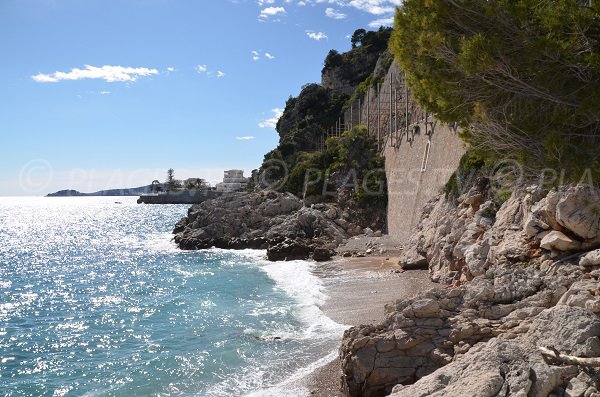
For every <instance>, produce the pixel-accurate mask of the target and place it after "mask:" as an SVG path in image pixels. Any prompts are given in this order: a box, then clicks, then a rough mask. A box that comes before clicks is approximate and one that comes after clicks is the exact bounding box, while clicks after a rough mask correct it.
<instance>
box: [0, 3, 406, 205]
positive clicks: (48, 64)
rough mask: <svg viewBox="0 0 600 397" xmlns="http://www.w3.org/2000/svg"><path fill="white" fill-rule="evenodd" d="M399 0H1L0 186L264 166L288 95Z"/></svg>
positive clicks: (384, 20)
mask: <svg viewBox="0 0 600 397" xmlns="http://www.w3.org/2000/svg"><path fill="white" fill-rule="evenodd" d="M400 2H401V0H0V51H1V55H0V57H1V58H2V62H1V65H2V66H1V69H0V71H1V73H0V87H1V88H0V134H1V136H2V146H1V147H2V155H1V156H0V196H25V195H34V196H40V195H45V194H47V193H49V192H54V191H57V190H61V189H76V190H79V191H82V192H93V191H97V190H101V189H109V188H124V187H136V186H143V185H146V184H149V183H150V182H151V181H152V180H153V179H158V180H160V181H163V180H164V179H165V176H166V170H167V169H168V168H173V169H174V170H175V176H176V178H178V179H185V178H190V177H200V178H204V179H207V180H208V181H210V182H212V183H213V184H214V183H215V182H218V181H219V180H220V179H222V175H223V170H225V169H233V168H236V169H244V170H245V171H246V173H249V172H250V170H252V169H254V168H258V166H259V165H260V163H261V161H262V158H263V156H264V154H265V153H267V152H268V151H269V150H271V149H273V148H274V147H275V146H276V145H277V140H278V136H277V133H276V131H275V129H274V126H275V123H276V121H277V118H278V116H279V115H280V114H281V112H282V110H283V108H284V106H285V102H286V100H287V99H288V98H289V97H290V96H297V95H298V93H299V92H300V90H301V87H302V86H303V85H304V84H307V83H313V82H317V83H318V82H320V78H321V69H322V67H323V60H324V59H325V56H326V55H327V53H328V51H329V50H330V49H336V50H338V51H340V52H343V51H347V50H348V49H350V35H351V34H352V33H353V32H354V30H356V29H358V28H366V29H373V30H375V29H377V28H379V26H381V25H385V26H391V25H392V23H393V21H392V19H393V14H394V7H395V6H397V5H399V4H400Z"/></svg>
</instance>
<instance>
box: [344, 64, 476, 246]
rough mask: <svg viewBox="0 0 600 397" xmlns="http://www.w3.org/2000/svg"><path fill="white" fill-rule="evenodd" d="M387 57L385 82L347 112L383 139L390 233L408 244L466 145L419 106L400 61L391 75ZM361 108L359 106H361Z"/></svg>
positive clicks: (349, 120) (380, 71) (381, 68)
mask: <svg viewBox="0 0 600 397" xmlns="http://www.w3.org/2000/svg"><path fill="white" fill-rule="evenodd" d="M383 58H384V56H383V55H382V59H381V62H378V63H377V66H376V67H375V70H374V72H373V76H375V77H377V76H385V78H383V81H382V82H381V83H380V85H379V89H378V87H377V85H375V86H373V87H371V88H370V89H369V92H368V93H366V94H365V95H364V96H363V97H361V100H360V107H358V106H356V107H355V108H354V109H357V110H358V109H360V111H358V112H357V111H353V112H346V117H345V120H346V123H345V124H347V125H348V124H350V125H353V124H357V123H359V122H360V123H361V124H365V125H368V126H369V132H370V133H371V134H372V135H373V136H379V138H380V141H381V147H382V151H383V154H384V156H385V172H386V176H387V181H388V208H387V211H388V212H387V218H388V220H387V229H388V233H389V234H390V235H391V236H392V237H394V238H397V239H398V240H400V241H406V240H407V238H408V237H409V236H410V233H411V230H412V229H413V228H414V227H415V226H416V225H417V222H418V220H419V218H420V217H421V214H422V208H423V207H424V206H425V204H426V203H427V202H428V201H429V200H431V199H432V198H433V197H435V196H436V195H437V194H439V193H440V191H441V189H442V188H443V186H444V184H445V183H446V182H447V181H448V179H449V178H450V176H451V175H452V173H453V172H454V171H455V170H456V168H457V167H458V164H459V161H460V158H461V157H462V155H463V154H464V153H465V150H466V148H465V145H464V143H463V142H462V141H461V140H460V138H459V137H458V131H457V129H455V128H453V126H449V125H446V124H442V123H440V122H439V121H438V120H436V119H435V118H433V117H432V116H430V115H428V114H427V113H425V112H424V111H423V110H422V109H420V108H419V106H418V105H417V104H416V103H415V101H414V100H413V99H412V97H411V95H410V90H409V89H407V87H406V85H405V81H404V74H403V73H402V71H401V70H400V68H399V67H398V64H397V63H396V62H395V61H394V62H393V63H392V64H391V66H389V68H388V69H387V71H386V70H385V67H386V63H387V62H385V59H383ZM357 104H358V103H357Z"/></svg>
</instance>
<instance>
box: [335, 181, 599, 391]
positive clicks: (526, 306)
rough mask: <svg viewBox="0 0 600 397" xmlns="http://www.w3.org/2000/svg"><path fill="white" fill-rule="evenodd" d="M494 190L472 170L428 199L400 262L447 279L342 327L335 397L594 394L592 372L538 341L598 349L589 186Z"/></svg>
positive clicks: (573, 349)
mask: <svg viewBox="0 0 600 397" xmlns="http://www.w3.org/2000/svg"><path fill="white" fill-rule="evenodd" d="M495 197H496V196H495V194H494V192H493V190H492V189H490V187H489V184H488V183H487V180H485V179H479V180H478V181H477V183H475V184H474V186H473V187H472V188H471V189H470V190H469V191H468V192H467V193H465V194H463V195H462V196H460V197H459V198H458V199H457V200H452V199H447V198H446V197H445V196H444V195H440V196H438V197H436V198H435V199H433V200H431V201H430V202H429V203H428V205H427V206H426V208H425V210H424V212H423V216H422V219H421V221H420V222H419V226H418V228H417V230H416V231H415V233H414V237H413V238H412V240H411V242H410V243H409V244H407V246H406V247H405V253H404V255H403V258H402V264H403V265H404V266H405V267H406V268H410V267H411V266H414V265H425V266H428V267H429V271H430V274H431V277H432V278H433V279H434V280H436V281H439V282H441V283H444V284H447V287H446V288H443V289H436V290H432V291H430V292H428V293H425V294H424V295H422V296H419V297H416V298H414V299H411V300H408V301H398V302H396V303H395V304H393V305H389V306H387V307H386V320H385V321H384V322H383V323H382V324H379V325H368V326H361V327H355V328H351V329H350V330H348V331H347V332H346V333H345V334H344V339H343V344H342V347H341V349H340V358H341V360H342V365H343V378H342V380H343V385H344V389H345V391H346V393H347V395H350V396H384V395H388V394H389V393H391V392H393V394H392V395H393V396H396V397H400V396H407V397H408V396H410V397H413V396H446V397H450V396H482V397H488V396H489V397H492V396H509V395H510V396H518V395H523V396H596V395H600V394H598V393H599V392H598V390H599V388H598V377H597V374H596V372H595V371H593V370H590V369H589V367H586V365H585V364H583V365H579V366H578V365H574V362H573V361H568V360H566V361H565V359H564V358H563V359H562V361H561V359H556V357H553V355H554V353H552V354H551V355H548V354H547V351H546V353H544V352H543V351H542V350H541V349H543V348H549V349H551V350H550V351H551V352H552V351H556V352H557V353H560V354H561V355H565V354H566V355H570V356H576V357H579V358H583V361H581V362H583V363H585V362H586V359H585V358H586V357H588V358H589V357H598V356H599V355H600V339H599V338H600V318H599V317H598V313H600V283H599V279H600V250H599V249H597V247H599V246H600V227H599V222H600V189H598V188H593V187H589V186H588V187H584V186H569V187H563V188H560V189H558V190H551V191H550V192H544V191H542V190H541V189H538V188H536V187H530V188H527V189H523V190H517V191H515V192H514V193H513V195H512V196H511V197H510V198H509V199H508V200H507V201H505V202H504V203H499V202H498V201H497V199H496V198H495ZM595 248H596V249H595ZM588 361H589V359H588ZM596 362H597V359H596Z"/></svg>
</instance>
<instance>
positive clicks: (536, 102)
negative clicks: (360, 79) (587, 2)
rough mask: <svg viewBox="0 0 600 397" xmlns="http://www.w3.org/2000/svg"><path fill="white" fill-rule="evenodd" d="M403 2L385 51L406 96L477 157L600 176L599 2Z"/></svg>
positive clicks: (571, 175) (569, 174)
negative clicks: (450, 125) (455, 127)
mask: <svg viewBox="0 0 600 397" xmlns="http://www.w3.org/2000/svg"><path fill="white" fill-rule="evenodd" d="M582 4H583V3H582V2H581V1H579V0H552V1H539V0H518V1H516V0H496V1H481V0H439V1H433V0H405V1H404V2H403V3H402V6H400V7H399V8H398V10H397V12H396V18H395V28H394V31H393V33H392V38H391V41H390V47H391V49H392V51H393V53H394V55H395V57H396V59H397V61H398V62H399V64H400V66H401V67H402V69H403V70H404V71H405V73H406V78H407V81H408V84H409V86H410V87H411V89H412V93H413V96H414V97H415V98H416V99H417V100H418V102H419V103H420V104H421V105H422V106H423V107H424V108H425V109H426V110H428V111H430V112H433V113H434V114H435V115H436V117H437V118H438V119H440V120H442V121H445V122H458V123H459V124H460V125H461V126H462V127H463V130H464V132H463V138H464V139H465V140H466V141H467V142H469V143H470V144H471V145H472V146H473V147H474V148H475V149H476V150H478V151H480V152H481V153H482V154H484V156H485V157H486V158H488V159H489V158H501V159H506V158H509V159H515V160H519V161H520V162H521V163H522V164H524V165H525V166H526V169H527V170H529V171H531V172H532V174H533V173H534V172H535V171H536V170H539V169H541V168H545V167H552V168H555V169H560V170H564V172H566V174H567V177H568V178H570V179H572V180H577V179H578V178H579V177H580V176H581V175H582V173H583V170H584V169H587V168H590V169H592V172H594V173H595V175H596V176H597V175H598V174H599V173H600V166H599V162H600V139H599V138H600V137H599V131H600V95H598V92H600V14H599V10H600V8H599V7H600V2H597V1H594V2H592V3H591V6H589V7H588V6H582Z"/></svg>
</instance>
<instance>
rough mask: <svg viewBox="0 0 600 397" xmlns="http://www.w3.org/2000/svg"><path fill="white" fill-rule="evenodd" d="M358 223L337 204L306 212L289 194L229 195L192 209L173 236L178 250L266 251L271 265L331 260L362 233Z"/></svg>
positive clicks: (321, 204)
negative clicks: (277, 262) (308, 259)
mask: <svg viewBox="0 0 600 397" xmlns="http://www.w3.org/2000/svg"><path fill="white" fill-rule="evenodd" d="M356 218H357V217H356V216H355V214H351V213H350V212H349V211H347V210H344V209H342V208H340V207H339V206H338V205H336V204H330V203H317V204H312V205H310V206H305V205H304V202H303V201H302V200H300V199H299V198H298V197H296V196H294V195H293V194H290V193H277V192H274V191H262V192H254V193H231V194H227V195H223V196H221V197H219V198H217V199H214V200H210V201H206V202H203V203H201V204H198V205H194V206H192V207H191V208H190V209H189V210H188V215H187V217H185V218H183V219H181V220H180V221H179V222H178V223H177V225H176V226H175V229H174V230H173V233H174V234H175V242H176V243H177V244H178V246H179V247H180V248H182V249H187V250H193V249H204V248H210V247H217V248H228V249H242V248H260V249H267V256H268V258H269V259H270V260H294V259H307V258H309V257H312V258H313V259H315V260H318V261H322V260H327V259H329V258H330V257H331V256H332V255H334V254H335V251H334V249H335V248H336V247H337V246H338V245H339V244H340V243H341V242H342V241H344V240H345V239H347V238H349V237H351V236H355V235H358V234H361V233H364V231H365V228H364V227H362V226H361V225H358V224H356V223H354V222H353V219H356Z"/></svg>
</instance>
